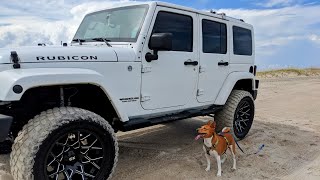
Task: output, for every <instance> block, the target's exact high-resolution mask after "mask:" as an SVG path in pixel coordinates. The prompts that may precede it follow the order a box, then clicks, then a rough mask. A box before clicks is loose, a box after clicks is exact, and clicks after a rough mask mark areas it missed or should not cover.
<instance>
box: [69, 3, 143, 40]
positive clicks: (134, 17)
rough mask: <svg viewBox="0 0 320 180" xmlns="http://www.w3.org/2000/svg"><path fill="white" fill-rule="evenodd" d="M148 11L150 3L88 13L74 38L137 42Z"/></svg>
mask: <svg viewBox="0 0 320 180" xmlns="http://www.w3.org/2000/svg"><path fill="white" fill-rule="evenodd" d="M147 11H148V5H140V6H129V7H122V8H115V9H110V10H105V11H99V12H96V13H92V14H89V15H87V16H86V17H85V18H84V20H83V21H82V23H81V25H80V27H79V29H78V31H77V33H76V35H75V37H74V39H81V40H86V41H90V40H92V39H95V38H104V39H106V40H108V41H116V42H135V41H136V40H137V38H138V36H139V33H140V29H141V26H142V24H143V22H144V18H145V16H146V14H147Z"/></svg>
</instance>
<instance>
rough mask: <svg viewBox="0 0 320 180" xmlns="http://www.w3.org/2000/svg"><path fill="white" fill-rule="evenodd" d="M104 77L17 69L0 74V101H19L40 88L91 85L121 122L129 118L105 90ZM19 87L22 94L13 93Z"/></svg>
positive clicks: (91, 73) (77, 71) (81, 71)
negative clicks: (14, 88)
mask: <svg viewBox="0 0 320 180" xmlns="http://www.w3.org/2000/svg"><path fill="white" fill-rule="evenodd" d="M66 77H67V78H66ZM104 78H105V77H104V76H103V75H101V74H100V73H98V72H96V71H93V70H89V69H80V68H37V69H19V70H7V71H3V72H0V82H1V84H0V87H1V88H0V101H19V100H20V99H21V97H22V96H23V94H24V93H25V92H26V91H27V90H28V89H31V88H36V87H41V86H54V85H69V84H91V85H95V86H98V87H100V88H101V90H103V91H104V93H105V94H106V96H107V97H108V98H109V100H110V102H111V104H112V106H113V107H114V109H115V111H116V113H117V115H118V117H119V118H120V120H121V121H123V122H125V121H128V120H129V118H128V116H127V114H126V112H125V111H124V109H123V108H122V106H121V102H120V100H119V99H117V98H116V97H115V96H114V94H115V93H113V92H112V91H111V89H107V87H108V86H107V84H105V83H104V82H105V81H104ZM15 85H20V86H22V88H23V91H22V93H19V94H17V93H15V92H13V87H14V86H15Z"/></svg>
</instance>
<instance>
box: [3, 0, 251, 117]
mask: <svg viewBox="0 0 320 180" xmlns="http://www.w3.org/2000/svg"><path fill="white" fill-rule="evenodd" d="M137 4H146V3H137ZM148 5H149V10H148V13H147V15H146V18H145V20H144V23H143V25H142V28H141V31H140V34H139V36H138V38H137V41H136V42H128V43H126V42H110V44H111V45H112V46H113V47H108V46H107V45H106V44H105V43H102V42H95V43H93V42H91V43H83V44H82V45H79V44H78V43H73V44H72V46H68V47H61V46H60V47H49V46H47V47H23V48H12V49H0V63H1V64H0V82H1V88H0V101H18V100H19V99H20V98H21V96H22V95H23V93H21V94H16V93H14V92H13V91H12V87H13V86H14V85H21V86H22V87H23V89H24V92H25V91H26V90H28V89H30V88H34V87H39V86H51V85H60V84H61V85H63V84H93V85H97V86H100V87H101V89H103V90H104V91H105V93H106V94H107V96H108V97H109V98H110V101H111V103H112V105H113V106H114V108H115V109H116V111H117V113H118V115H119V117H120V120H121V121H128V120H129V119H131V118H137V117H142V116H148V117H152V116H160V115H165V114H170V113H173V112H179V111H184V110H186V109H192V108H205V107H209V106H211V105H224V103H225V102H226V100H227V98H228V97H229V94H230V92H231V91H232V89H233V87H234V85H235V84H236V82H237V81H238V80H241V79H252V80H254V79H255V77H254V75H253V74H251V73H249V72H248V70H249V67H250V66H253V65H254V54H253V55H252V57H249V58H248V57H238V56H235V55H232V53H233V50H232V48H233V45H232V41H231V38H232V32H231V30H232V28H231V27H232V25H233V24H238V25H239V26H243V27H247V28H249V29H250V30H252V26H250V25H248V24H245V23H242V22H240V21H239V22H238V20H234V19H232V18H229V17H226V19H225V20H223V19H222V18H221V16H220V15H216V14H212V13H206V12H201V11H197V10H193V9H190V8H184V7H181V6H176V5H172V4H167V3H158V2H151V3H148ZM159 10H162V11H168V12H173V13H178V14H183V15H188V16H191V17H192V18H193V30H194V31H193V33H194V36H193V52H175V51H160V52H159V59H158V60H157V61H152V62H150V63H148V62H146V60H145V54H146V53H147V52H152V51H151V50H150V49H149V47H148V43H149V39H150V36H151V32H152V28H153V24H154V21H155V19H156V17H157V12H158V11H159ZM203 17H206V18H208V19H211V20H215V21H219V22H224V23H226V24H227V26H228V39H229V40H228V52H227V54H224V55H216V54H204V53H202V50H201V49H202V45H201V44H202V40H201V39H202V38H201V35H200V34H201V19H202V18H203ZM11 51H16V52H17V53H18V55H19V58H20V62H19V63H20V64H21V68H20V69H13V67H12V62H11V59H10V52H11ZM253 52H254V51H253ZM58 56H63V57H64V59H63V58H60V59H59V57H58ZM82 56H84V58H82ZM90 56H93V57H94V58H93V59H92V58H91V59H90V60H87V59H86V58H87V57H90ZM37 57H44V58H45V60H42V59H39V60H38V59H37ZM47 57H51V59H53V58H52V57H55V59H54V60H48V58H47ZM66 57H71V58H70V59H68V58H66ZM72 57H74V58H72ZM49 59H50V58H49ZM188 60H191V61H198V62H199V65H198V66H185V65H184V62H185V61H188ZM221 60H224V61H227V62H230V66H229V67H218V64H217V63H218V62H219V61H221ZM233 64H234V65H233ZM200 66H201V67H203V68H205V72H203V73H200V74H199V67H200ZM238 67H239V68H238ZM142 68H150V69H149V70H150V72H145V73H142ZM149 70H147V71H149ZM253 87H254V86H253ZM198 89H203V90H204V93H203V95H201V96H197V92H198ZM148 97H149V99H148ZM122 98H137V99H138V100H137V101H132V102H122V101H121V100H120V99H122ZM145 98H147V100H146V101H145Z"/></svg>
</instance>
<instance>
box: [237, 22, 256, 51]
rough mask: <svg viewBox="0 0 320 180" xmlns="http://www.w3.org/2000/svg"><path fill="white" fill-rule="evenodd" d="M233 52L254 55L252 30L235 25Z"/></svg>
mask: <svg viewBox="0 0 320 180" xmlns="http://www.w3.org/2000/svg"><path fill="white" fill-rule="evenodd" d="M233 53H234V54H235V55H244V56H251V55H252V32H251V30H250V29H245V28H242V27H238V26H233Z"/></svg>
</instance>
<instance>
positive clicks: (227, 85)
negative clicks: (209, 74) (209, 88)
mask: <svg viewBox="0 0 320 180" xmlns="http://www.w3.org/2000/svg"><path fill="white" fill-rule="evenodd" d="M254 78H255V77H254V75H253V74H251V73H249V72H232V73H230V74H229V75H228V77H227V79H226V80H225V81H224V84H223V86H222V88H221V89H220V92H219V95H218V97H217V98H216V100H215V104H216V105H224V104H225V103H226V102H227V100H228V97H229V95H230V93H231V91H232V89H233V87H234V86H235V85H236V83H237V82H238V81H239V80H242V79H254Z"/></svg>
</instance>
